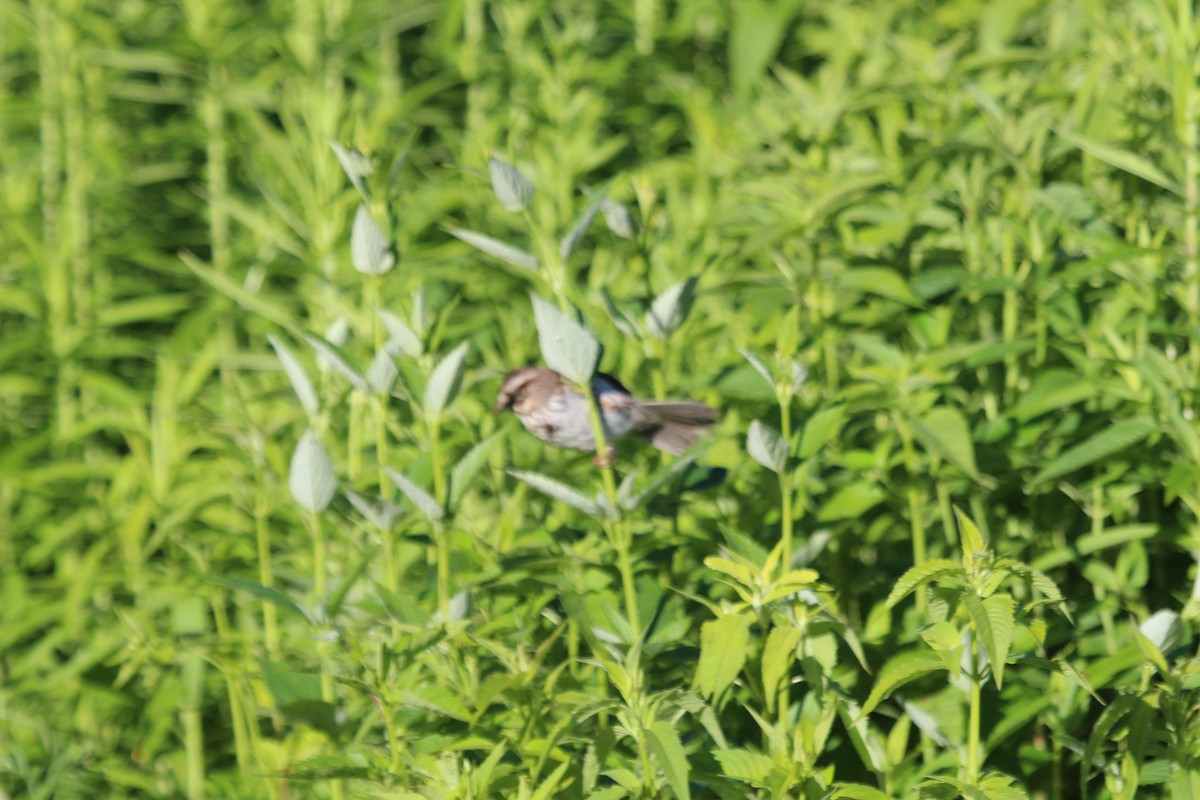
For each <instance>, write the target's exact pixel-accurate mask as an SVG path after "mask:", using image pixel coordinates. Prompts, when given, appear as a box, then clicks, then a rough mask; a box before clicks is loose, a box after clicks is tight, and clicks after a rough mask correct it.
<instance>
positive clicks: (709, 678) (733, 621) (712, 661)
mask: <svg viewBox="0 0 1200 800" xmlns="http://www.w3.org/2000/svg"><path fill="white" fill-rule="evenodd" d="M752 621H753V620H752V618H751V617H749V616H747V615H745V614H724V615H722V616H720V617H717V618H716V619H714V620H710V621H709V622H706V623H704V625H703V626H702V627H701V629H700V663H699V664H698V665H697V666H696V675H695V678H694V685H695V686H696V688H697V689H698V690H699V691H700V694H701V695H703V696H705V697H712V696H713V695H715V694H717V693H718V692H722V691H724V690H725V689H726V688H727V687H728V686H729V684H731V683H733V681H734V679H735V678H736V677H737V676H738V673H739V672H741V670H742V664H744V663H745V662H746V655H747V654H748V650H749V642H750V623H751V622H752Z"/></svg>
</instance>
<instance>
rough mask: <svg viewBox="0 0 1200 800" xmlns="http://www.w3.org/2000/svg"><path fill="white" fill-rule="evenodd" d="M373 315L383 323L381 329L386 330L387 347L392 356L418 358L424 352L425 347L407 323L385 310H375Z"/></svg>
mask: <svg viewBox="0 0 1200 800" xmlns="http://www.w3.org/2000/svg"><path fill="white" fill-rule="evenodd" d="M375 313H376V314H378V315H379V319H380V320H382V321H383V327H384V328H386V329H387V332H388V347H389V349H391V350H392V352H393V354H395V355H400V354H405V355H410V356H420V355H421V354H422V353H424V352H425V347H424V345H422V344H421V337H420V336H418V335H417V334H416V332H415V331H414V330H413V329H412V328H410V327H409V326H408V323H406V322H405V321H404V320H402V319H400V318H399V317H397V316H396V315H395V314H393V313H392V312H390V311H388V310H387V309H383V308H377V309H375Z"/></svg>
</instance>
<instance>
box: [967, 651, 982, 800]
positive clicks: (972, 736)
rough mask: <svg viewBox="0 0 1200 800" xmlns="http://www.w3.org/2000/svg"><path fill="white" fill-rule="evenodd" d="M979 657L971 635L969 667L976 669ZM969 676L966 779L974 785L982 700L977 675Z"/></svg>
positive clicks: (977, 779)
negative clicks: (969, 703) (969, 701)
mask: <svg viewBox="0 0 1200 800" xmlns="http://www.w3.org/2000/svg"><path fill="white" fill-rule="evenodd" d="M978 657H979V645H978V644H977V643H976V638H975V635H974V634H972V636H971V669H972V670H973V671H974V670H976V669H977V668H978V667H977V664H978ZM970 678H971V710H970V717H969V719H968V721H967V728H968V729H967V780H968V782H969V783H970V784H971V785H972V786H974V785H976V784H978V783H979V709H980V704H981V702H982V699H983V697H982V684H981V683H980V680H979V676H978V675H975V674H972V675H971V676H970Z"/></svg>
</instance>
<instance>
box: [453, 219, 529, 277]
mask: <svg viewBox="0 0 1200 800" xmlns="http://www.w3.org/2000/svg"><path fill="white" fill-rule="evenodd" d="M446 232H447V233H449V234H450V235H451V236H453V237H454V238H456V239H461V240H462V241H464V242H466V243H467V244H469V245H471V246H472V247H474V248H475V249H476V250H480V251H482V252H484V253H487V254H488V255H489V256H495V257H496V258H498V259H500V260H501V261H504V262H506V263H508V264H512V265H513V266H514V267H520V268H521V269H523V270H527V271H529V272H537V271H538V270H539V269H541V266H540V265H539V264H538V260H537V259H536V258H534V257H533V256H532V255H530V254H529V253H526V252H525V251H524V250H522V249H521V248H519V247H514V246H512V245H511V244H506V243H505V242H502V241H500V240H499V239H493V238H492V237H491V236H486V235H484V234H482V233H476V232H475V231H468V230H464V229H463V228H447V229H446Z"/></svg>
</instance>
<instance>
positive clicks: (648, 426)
mask: <svg viewBox="0 0 1200 800" xmlns="http://www.w3.org/2000/svg"><path fill="white" fill-rule="evenodd" d="M592 392H593V393H594V394H595V395H596V402H597V403H598V404H599V406H600V417H601V420H602V421H603V425H604V438H605V439H606V440H607V441H608V442H610V443H611V442H615V441H617V440H619V439H623V438H625V437H626V436H628V435H630V434H634V435H636V436H640V437H642V438H644V439H647V440H649V442H650V444H652V445H654V446H655V447H657V448H658V449H659V450H663V451H665V452H668V453H674V454H676V455H678V454H679V453H682V452H683V451H684V450H686V449H688V448H689V447H691V446H692V445H693V444H695V443H696V440H697V439H699V438H700V435H701V434H702V433H703V432H704V430H705V429H706V428H707V427H708V426H709V425H712V424H713V423H714V422H716V421H717V412H716V411H714V410H713V409H712V408H710V407H708V406H706V405H704V404H703V403H697V402H694V401H692V400H639V399H637V398H635V397H634V396H633V395H632V394H630V393H629V390H628V389H626V388H625V387H624V386H622V385H621V382H620V381H618V380H617V379H616V378H614V377H613V376H611V375H606V374H604V373H603V372H598V373H596V375H595V377H593V378H592ZM507 408H511V409H512V410H513V411H514V412H515V413H516V415H517V417H518V418H519V419H520V420H521V424H522V425H524V426H525V428H526V429H527V430H528V431H529V432H530V433H532V434H533V435H534V436H536V437H538V438H539V439H541V440H542V441H544V442H549V443H550V444H553V445H557V446H558V447H570V448H573V449H575V450H584V451H587V452H593V451H595V449H596V441H595V437H593V435H592V425H591V420H590V419H589V417H588V409H587V398H585V397H584V396H583V393H582V392H580V391H579V390H578V389H576V388H575V387H574V386H572V385H571V384H570V383H568V382H567V381H566V380H564V379H563V377H562V376H561V375H559V374H558V373H557V372H555V371H554V370H552V369H548V368H546V367H523V368H522V369H517V370H513V371H512V372H510V373H508V375H507V376H505V378H504V383H503V384H502V385H501V387H500V394H499V395H498V396H497V398H496V413H497V414H498V413H500V412H501V411H504V410H505V409H507ZM608 450H609V452H607V453H605V454H604V455H603V456H598V457H597V458H596V463H597V464H601V465H605V464H608V465H611V463H612V457H613V450H612V445H611V444H610V445H609V448H608Z"/></svg>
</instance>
